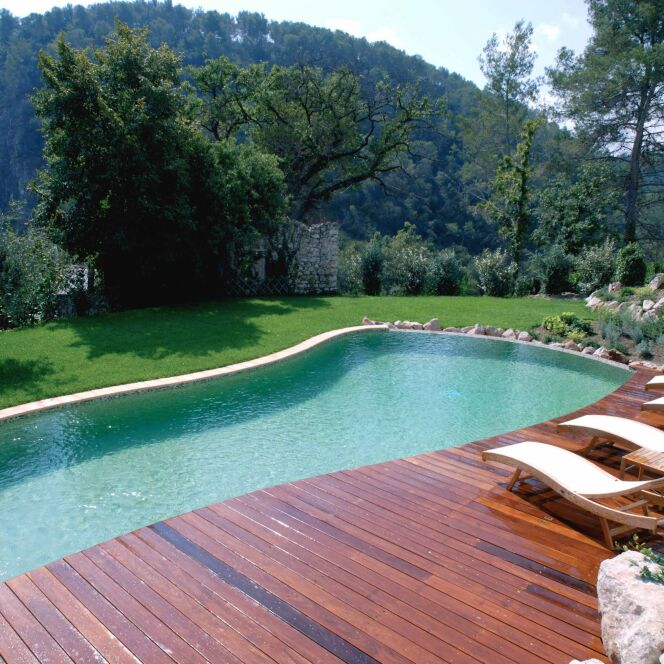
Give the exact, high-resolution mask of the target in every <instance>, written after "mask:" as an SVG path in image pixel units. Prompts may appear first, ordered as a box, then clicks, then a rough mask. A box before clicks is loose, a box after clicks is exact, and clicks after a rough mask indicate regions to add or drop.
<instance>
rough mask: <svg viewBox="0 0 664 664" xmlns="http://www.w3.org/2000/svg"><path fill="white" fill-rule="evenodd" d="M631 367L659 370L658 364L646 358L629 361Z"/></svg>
mask: <svg viewBox="0 0 664 664" xmlns="http://www.w3.org/2000/svg"><path fill="white" fill-rule="evenodd" d="M628 366H629V368H630V369H639V368H643V369H650V370H652V371H657V369H658V366H657V365H656V364H655V363H654V362H649V361H646V360H634V361H633V362H630V363H629V365H628Z"/></svg>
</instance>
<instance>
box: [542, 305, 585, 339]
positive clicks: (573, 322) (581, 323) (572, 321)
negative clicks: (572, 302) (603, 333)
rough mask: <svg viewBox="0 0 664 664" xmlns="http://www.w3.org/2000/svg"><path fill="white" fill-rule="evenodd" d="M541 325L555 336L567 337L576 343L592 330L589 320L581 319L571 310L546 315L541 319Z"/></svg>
mask: <svg viewBox="0 0 664 664" xmlns="http://www.w3.org/2000/svg"><path fill="white" fill-rule="evenodd" d="M542 327H543V328H544V329H545V330H547V332H551V334H553V335H555V336H557V337H567V338H568V339H571V340H572V341H575V342H576V343H579V341H581V340H582V339H583V338H584V337H585V336H587V335H588V334H590V332H591V331H592V326H591V324H590V322H589V321H587V320H583V319H582V318H580V317H579V316H578V315H577V314H576V313H574V312H573V311H564V312H562V313H560V314H557V315H555V316H547V317H546V318H545V319H544V320H543V321H542Z"/></svg>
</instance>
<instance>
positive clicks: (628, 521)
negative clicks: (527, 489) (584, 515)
mask: <svg viewBox="0 0 664 664" xmlns="http://www.w3.org/2000/svg"><path fill="white" fill-rule="evenodd" d="M558 430H559V431H576V432H579V431H581V432H584V433H587V434H590V436H591V440H590V442H589V443H588V445H586V447H584V448H583V449H582V450H581V452H582V453H586V454H587V453H589V452H590V451H592V450H593V449H594V448H595V447H597V446H598V445H600V444H603V443H609V444H614V443H617V444H619V445H621V446H622V447H626V448H627V449H628V450H636V449H646V450H651V451H655V452H662V453H664V431H661V430H660V429H657V428H656V427H653V426H650V425H648V424H644V423H643V422H636V421H634V420H629V419H626V418H623V417H614V416H611V415H584V416H582V417H578V418H576V419H573V420H570V421H568V422H563V423H562V424H559V425H558ZM482 458H483V459H484V460H485V461H496V462H498V463H503V464H505V465H507V466H511V467H513V468H515V470H514V474H513V475H512V478H511V480H510V482H509V483H508V485H507V489H508V490H510V491H511V490H512V489H513V488H514V486H515V485H516V484H517V482H519V481H523V480H525V479H528V478H529V477H535V478H537V479H538V480H540V481H541V482H543V483H544V484H546V485H547V486H549V487H551V488H552V489H553V490H554V491H556V492H557V493H559V494H560V495H561V496H563V497H564V498H567V500H569V501H570V502H572V503H574V504H575V505H577V506H578V507H581V508H582V509H585V510H587V511H588V512H590V513H592V514H595V515H596V516H598V517H599V520H600V524H601V527H602V534H603V537H604V542H605V543H606V545H607V546H608V547H609V548H612V547H613V546H614V538H615V537H617V536H619V535H622V534H625V533H628V532H630V531H632V530H635V529H644V530H649V531H650V532H653V533H654V532H656V531H657V529H658V528H659V527H662V526H664V518H659V517H655V516H652V515H651V514H650V505H654V506H659V507H664V496H662V495H661V494H660V493H658V491H664V477H661V478H657V479H652V480H644V481H626V480H624V479H621V478H617V477H614V476H613V475H611V474H610V473H608V472H606V471H605V470H602V469H601V468H600V467H599V466H597V465H595V464H594V463H593V462H592V461H589V460H588V459H586V458H584V457H583V456H580V455H579V454H575V453H574V452H570V451H568V450H565V449H562V448H560V447H556V446H555V445H548V444H546V443H539V442H534V441H526V442H523V443H516V444H514V445H507V446H505V447H499V448H497V449H494V450H488V451H486V452H484V453H483V454H482ZM524 474H525V475H524ZM626 496H634V497H635V498H636V500H634V501H633V502H631V503H629V504H628V505H623V506H621V507H611V506H607V505H605V504H602V503H601V502H599V500H601V499H608V498H617V497H626ZM636 508H639V509H640V510H641V512H642V513H643V514H642V515H641V514H635V513H634V512H633V511H632V510H634V509H636ZM612 523H615V524H618V525H617V526H612V525H611V524H612Z"/></svg>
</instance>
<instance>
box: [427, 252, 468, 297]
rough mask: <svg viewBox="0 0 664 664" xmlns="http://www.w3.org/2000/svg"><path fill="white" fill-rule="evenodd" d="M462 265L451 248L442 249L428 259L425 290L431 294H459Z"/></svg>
mask: <svg viewBox="0 0 664 664" xmlns="http://www.w3.org/2000/svg"><path fill="white" fill-rule="evenodd" d="M462 279H463V265H462V263H461V261H460V260H459V258H458V257H457V254H456V252H455V251H454V250H453V249H443V251H440V252H438V253H437V254H436V255H435V256H434V257H433V258H432V259H431V261H430V268H429V274H428V276H427V292H428V293H430V294H431V295H459V293H460V292H461V281H462Z"/></svg>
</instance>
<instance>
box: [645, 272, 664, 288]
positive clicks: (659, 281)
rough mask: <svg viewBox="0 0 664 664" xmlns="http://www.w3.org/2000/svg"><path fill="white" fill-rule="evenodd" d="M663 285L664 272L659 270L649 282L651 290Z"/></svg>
mask: <svg viewBox="0 0 664 664" xmlns="http://www.w3.org/2000/svg"><path fill="white" fill-rule="evenodd" d="M662 286H664V274H663V273H662V272H659V273H658V274H656V275H655V276H654V277H653V278H652V279H651V280H650V282H649V283H648V288H650V290H653V291H656V290H659V289H660V288H662Z"/></svg>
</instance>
